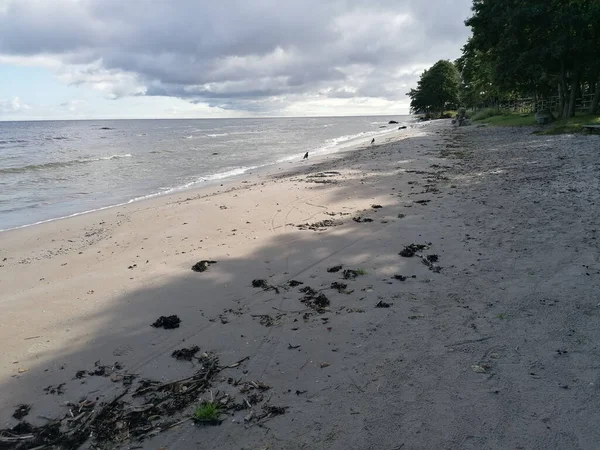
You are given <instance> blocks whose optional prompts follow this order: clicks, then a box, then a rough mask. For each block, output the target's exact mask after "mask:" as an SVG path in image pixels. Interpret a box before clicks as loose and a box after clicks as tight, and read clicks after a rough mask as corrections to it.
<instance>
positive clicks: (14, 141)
mask: <svg viewBox="0 0 600 450" xmlns="http://www.w3.org/2000/svg"><path fill="white" fill-rule="evenodd" d="M27 142H29V141H27V140H25V139H5V140H2V141H0V145H3V144H26V143H27Z"/></svg>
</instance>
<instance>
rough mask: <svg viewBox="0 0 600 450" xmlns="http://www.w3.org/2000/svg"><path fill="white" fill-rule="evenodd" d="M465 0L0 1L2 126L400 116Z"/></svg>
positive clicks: (459, 22) (453, 39)
mask: <svg viewBox="0 0 600 450" xmlns="http://www.w3.org/2000/svg"><path fill="white" fill-rule="evenodd" d="M470 5H471V0H241V1H238V0H218V1H215V0H0V120H26V119H59V118H60V119H77V118H138V117H139V118H146V117H148V118H159V117H241V116H303V115H368V114H402V113H407V112H408V97H407V96H406V92H408V90H409V89H410V88H411V87H413V86H414V85H415V83H416V80H417V79H418V77H419V75H420V73H421V72H422V71H423V69H426V68H427V67H429V66H430V65H431V64H433V63H434V62H436V61H437V60H439V59H454V58H456V57H458V56H459V55H460V48H461V46H462V45H463V44H464V42H465V41H466V39H467V36H468V29H467V28H466V27H465V26H464V24H463V22H464V20H465V19H466V18H467V17H468V15H469V12H470Z"/></svg>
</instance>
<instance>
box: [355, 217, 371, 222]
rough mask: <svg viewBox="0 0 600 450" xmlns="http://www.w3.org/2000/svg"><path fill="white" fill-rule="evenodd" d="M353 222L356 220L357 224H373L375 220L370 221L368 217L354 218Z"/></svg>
mask: <svg viewBox="0 0 600 450" xmlns="http://www.w3.org/2000/svg"><path fill="white" fill-rule="evenodd" d="M352 220H354V221H355V222H356V223H370V222H373V219H369V218H368V217H361V216H358V217H353V218H352Z"/></svg>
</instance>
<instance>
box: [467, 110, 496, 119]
mask: <svg viewBox="0 0 600 450" xmlns="http://www.w3.org/2000/svg"><path fill="white" fill-rule="evenodd" d="M502 114H503V112H502V110H500V109H499V108H485V109H482V110H480V111H477V112H476V113H475V114H473V120H484V119H489V118H490V117H494V116H501V115H502Z"/></svg>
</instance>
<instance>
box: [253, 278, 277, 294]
mask: <svg viewBox="0 0 600 450" xmlns="http://www.w3.org/2000/svg"><path fill="white" fill-rule="evenodd" d="M252 287H253V288H257V289H262V290H263V291H275V292H276V293H277V294H279V288H278V287H277V286H272V285H270V284H269V283H267V280H262V279H259V280H252Z"/></svg>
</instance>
